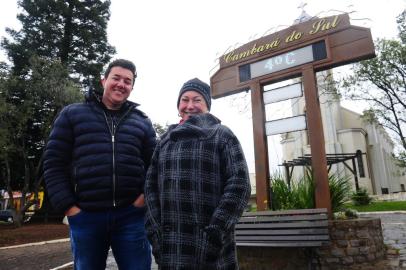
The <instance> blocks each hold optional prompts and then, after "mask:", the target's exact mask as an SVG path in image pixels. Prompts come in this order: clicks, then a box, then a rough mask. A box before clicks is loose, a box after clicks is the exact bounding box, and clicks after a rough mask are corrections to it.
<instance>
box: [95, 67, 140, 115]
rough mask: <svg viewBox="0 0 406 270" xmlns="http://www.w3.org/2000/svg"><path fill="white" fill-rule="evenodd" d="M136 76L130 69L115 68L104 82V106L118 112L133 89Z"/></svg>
mask: <svg viewBox="0 0 406 270" xmlns="http://www.w3.org/2000/svg"><path fill="white" fill-rule="evenodd" d="M133 82H134V75H133V73H132V72H131V70H129V69H125V68H122V67H120V66H115V67H113V68H112V69H111V71H110V73H109V75H108V76H107V78H104V79H103V80H102V85H103V89H104V92H103V99H102V102H103V104H104V105H105V106H106V107H107V108H108V109H110V110H118V109H120V107H121V105H122V104H123V103H124V102H125V101H126V100H127V98H128V96H129V95H130V93H131V91H132V89H133Z"/></svg>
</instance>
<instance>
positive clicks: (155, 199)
mask: <svg viewBox="0 0 406 270" xmlns="http://www.w3.org/2000/svg"><path fill="white" fill-rule="evenodd" d="M158 157H159V144H158V146H157V147H156V148H155V151H154V154H153V156H152V160H151V165H150V167H149V169H148V172H147V178H146V182H145V190H144V191H145V204H146V206H147V211H146V215H145V229H146V231H147V236H148V239H149V241H150V242H151V246H152V253H153V254H154V257H155V261H156V262H157V263H158V264H159V262H160V254H161V252H160V245H161V229H160V223H161V218H160V217H161V205H160V200H159V185H158V173H159V172H158Z"/></svg>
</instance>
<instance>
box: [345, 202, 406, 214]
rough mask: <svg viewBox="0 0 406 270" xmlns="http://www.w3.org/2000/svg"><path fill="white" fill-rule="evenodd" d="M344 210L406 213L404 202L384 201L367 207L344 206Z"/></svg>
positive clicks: (405, 203)
mask: <svg viewBox="0 0 406 270" xmlns="http://www.w3.org/2000/svg"><path fill="white" fill-rule="evenodd" d="M344 207H345V208H351V209H355V210H357V211H358V212H379V211H399V210H403V211H406V201H385V202H372V203H370V204H368V205H354V204H352V203H346V204H344Z"/></svg>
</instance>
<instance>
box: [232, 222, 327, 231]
mask: <svg viewBox="0 0 406 270" xmlns="http://www.w3.org/2000/svg"><path fill="white" fill-rule="evenodd" d="M326 226H328V221H314V222H309V221H301V222H275V223H237V225H236V226H235V228H236V229H244V228H245V229H250V228H274V229H276V228H282V229H283V228H312V227H326Z"/></svg>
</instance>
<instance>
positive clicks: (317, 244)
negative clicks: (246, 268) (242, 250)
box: [237, 241, 329, 247]
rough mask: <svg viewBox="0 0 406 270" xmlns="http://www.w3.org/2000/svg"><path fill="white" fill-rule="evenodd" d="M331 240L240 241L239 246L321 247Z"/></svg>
mask: <svg viewBox="0 0 406 270" xmlns="http://www.w3.org/2000/svg"><path fill="white" fill-rule="evenodd" d="M328 244H329V242H327V241H325V242H323V241H308V242H272V243H259V242H255V243H250V242H238V243H237V246H251V247H252V246H255V247H321V246H325V245H328Z"/></svg>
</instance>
